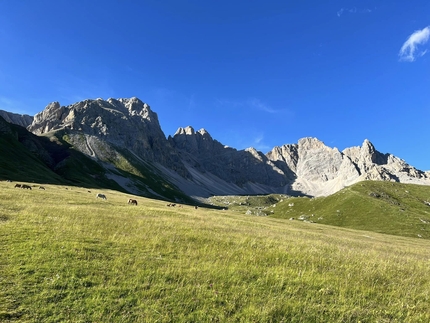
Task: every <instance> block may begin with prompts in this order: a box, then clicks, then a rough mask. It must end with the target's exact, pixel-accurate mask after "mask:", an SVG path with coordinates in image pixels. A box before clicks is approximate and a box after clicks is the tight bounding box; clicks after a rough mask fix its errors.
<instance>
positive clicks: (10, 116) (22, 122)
mask: <svg viewBox="0 0 430 323" xmlns="http://www.w3.org/2000/svg"><path fill="white" fill-rule="evenodd" d="M0 117H3V119H4V120H6V121H7V122H9V123H13V124H16V125H18V126H21V127H24V128H26V127H28V126H29V125H30V124H31V123H32V122H33V117H31V116H29V115H28V114H17V113H12V112H7V111H3V110H0Z"/></svg>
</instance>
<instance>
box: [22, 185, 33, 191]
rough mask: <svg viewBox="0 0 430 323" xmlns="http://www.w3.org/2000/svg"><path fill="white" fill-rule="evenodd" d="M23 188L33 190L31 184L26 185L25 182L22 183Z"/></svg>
mask: <svg viewBox="0 0 430 323" xmlns="http://www.w3.org/2000/svg"><path fill="white" fill-rule="evenodd" d="M21 188H25V189H27V190H31V186H28V185H25V184H22V185H21Z"/></svg>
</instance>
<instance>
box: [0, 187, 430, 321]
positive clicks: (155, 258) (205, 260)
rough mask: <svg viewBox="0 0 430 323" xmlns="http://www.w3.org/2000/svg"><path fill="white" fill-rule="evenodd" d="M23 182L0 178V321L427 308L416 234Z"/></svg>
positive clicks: (389, 317) (393, 316)
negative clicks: (171, 204) (135, 202)
mask: <svg viewBox="0 0 430 323" xmlns="http://www.w3.org/2000/svg"><path fill="white" fill-rule="evenodd" d="M32 185H34V186H33V189H32V190H22V189H18V188H14V187H13V186H14V183H6V182H0V254H1V264H0V321H1V322H359V321H360V322H429V321H430V312H429V311H428V303H429V301H430V292H429V291H430V281H429V279H428V277H430V267H429V266H428V264H429V261H430V256H429V252H428V251H429V248H430V241H429V240H425V239H417V238H404V237H396V236H390V235H381V234H377V233H372V232H364V231H354V230H350V229H343V228H336V227H332V226H328V225H319V224H310V223H304V222H301V221H285V220H283V219H276V218H271V217H257V216H248V215H244V214H243V213H242V211H241V212H235V211H231V210H226V211H221V210H214V209H204V208H198V209H195V208H194V207H192V206H187V205H182V206H181V207H179V206H176V207H168V206H166V203H165V202H162V201H157V200H150V199H145V198H140V197H133V196H131V195H127V194H124V193H120V192H116V191H110V190H101V191H99V190H97V191H95V190H91V193H90V192H88V189H84V188H77V187H70V186H68V187H65V186H54V185H45V188H46V190H40V189H38V185H37V184H32ZM99 192H101V193H104V194H105V195H106V196H107V200H100V199H96V197H95V194H96V193H99ZM130 197H133V198H136V199H137V200H138V206H132V205H128V204H127V203H126V201H127V200H128V198H130Z"/></svg>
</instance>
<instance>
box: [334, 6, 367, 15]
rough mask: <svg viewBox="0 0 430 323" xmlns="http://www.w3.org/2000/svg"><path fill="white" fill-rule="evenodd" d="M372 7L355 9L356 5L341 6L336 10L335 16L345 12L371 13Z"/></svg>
mask: <svg viewBox="0 0 430 323" xmlns="http://www.w3.org/2000/svg"><path fill="white" fill-rule="evenodd" d="M371 12H372V9H367V8H366V9H357V8H356V7H354V8H341V9H340V10H338V11H337V16H338V17H340V16H342V15H343V14H346V13H371Z"/></svg>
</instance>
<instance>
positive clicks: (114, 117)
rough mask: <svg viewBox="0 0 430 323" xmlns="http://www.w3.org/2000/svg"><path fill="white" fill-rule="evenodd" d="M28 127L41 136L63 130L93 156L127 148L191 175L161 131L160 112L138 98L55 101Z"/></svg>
mask: <svg viewBox="0 0 430 323" xmlns="http://www.w3.org/2000/svg"><path fill="white" fill-rule="evenodd" d="M28 130H29V131H31V132H33V133H35V134H38V135H41V134H45V133H49V132H52V131H58V130H64V131H66V132H67V133H68V134H69V137H70V139H71V140H72V142H73V144H74V145H76V146H78V148H79V150H80V151H82V152H84V153H86V154H87V155H89V156H90V157H93V158H98V159H102V160H106V158H107V155H112V154H114V153H115V152H110V150H112V149H114V150H121V149H127V150H128V151H129V152H131V153H133V154H135V155H136V156H138V157H139V158H141V159H142V160H143V161H146V162H152V163H160V164H161V165H164V166H168V167H171V168H172V169H174V170H175V171H176V172H178V173H179V174H180V175H181V176H183V177H185V178H186V177H187V176H189V174H188V172H187V170H186V169H185V167H184V166H183V165H182V163H181V161H180V159H179V157H178V155H177V154H176V153H175V151H174V150H173V149H172V147H170V145H169V142H168V141H167V139H166V137H165V135H164V133H163V131H162V130H161V127H160V124H159V122H158V117H157V114H156V113H155V112H153V111H152V110H151V108H150V107H149V105H148V104H146V103H144V102H142V101H141V100H139V99H138V98H130V99H118V100H116V99H112V98H110V99H108V100H106V101H105V100H102V99H96V100H85V101H81V102H77V103H75V104H72V105H69V106H61V105H60V104H59V103H58V102H53V103H50V104H49V105H48V106H46V108H45V109H44V110H43V111H42V112H40V113H38V114H36V115H35V116H34V120H33V123H32V124H31V125H29V126H28ZM104 142H105V143H108V144H109V147H108V146H106V145H105V144H103V143H104ZM107 149H109V151H108V152H107V153H108V154H106V150H107Z"/></svg>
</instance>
